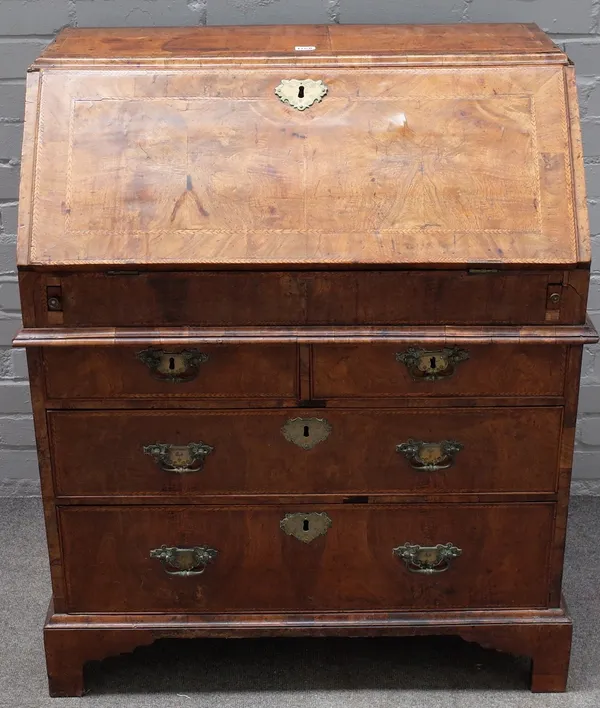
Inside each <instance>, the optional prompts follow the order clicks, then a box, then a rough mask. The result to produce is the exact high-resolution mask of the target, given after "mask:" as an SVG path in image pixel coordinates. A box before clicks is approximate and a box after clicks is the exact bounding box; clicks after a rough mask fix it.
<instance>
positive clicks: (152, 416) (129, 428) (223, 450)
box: [48, 407, 562, 497]
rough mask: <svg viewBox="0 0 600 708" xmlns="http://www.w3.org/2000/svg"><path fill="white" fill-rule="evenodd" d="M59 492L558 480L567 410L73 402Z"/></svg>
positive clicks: (59, 456)
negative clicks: (188, 407)
mask: <svg viewBox="0 0 600 708" xmlns="http://www.w3.org/2000/svg"><path fill="white" fill-rule="evenodd" d="M48 419H49V429H50V434H51V441H52V446H53V452H54V455H53V458H54V473H55V485H56V491H57V494H58V495H60V496H89V495H100V496H104V495H127V494H143V495H158V496H160V495H161V494H175V495H181V496H182V497H186V496H188V495H190V494H236V493H238V494H259V493H264V494H319V493H330V494H336V493H340V494H381V493H386V492H387V493H401V494H418V495H422V494H446V493H461V492H462V493H485V492H510V493H516V492H546V493H550V492H553V491H554V490H555V486H556V480H557V467H558V449H559V444H560V433H561V421H562V409H561V408H559V407H555V408H495V409H494V408H456V409H448V408H444V409H418V410H415V409H404V410H370V409H369V410H334V409H332V410H323V409H316V410H310V409H301V410H300V409H298V410H294V409H288V410H283V411H282V410H278V411H251V410H246V411H210V412H198V411H165V410H157V411H111V410H109V411H96V412H91V411H63V412H60V411H58V412H50V413H49V414H48Z"/></svg>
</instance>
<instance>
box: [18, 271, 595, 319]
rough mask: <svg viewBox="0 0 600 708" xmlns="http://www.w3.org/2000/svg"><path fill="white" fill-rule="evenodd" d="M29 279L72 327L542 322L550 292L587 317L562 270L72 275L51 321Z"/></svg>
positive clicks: (39, 282)
mask: <svg viewBox="0 0 600 708" xmlns="http://www.w3.org/2000/svg"><path fill="white" fill-rule="evenodd" d="M27 275H28V276H29V277H28V281H27V292H26V293H25V296H26V299H27V301H29V300H33V299H34V298H35V297H36V296H37V303H38V304H37V309H38V316H39V322H38V324H48V325H50V324H64V325H65V326H66V327H105V326H111V327H163V326H171V327H173V326H178V325H179V326H186V327H188V326H189V327H194V326H202V327H204V326H225V327H240V326H242V327H243V326H249V325H253V326H281V325H337V326H340V325H341V326H344V325H346V326H349V325H371V326H373V325H386V326H395V325H402V324H436V325H443V324H454V325H460V324H479V325H493V324H499V325H500V324H504V325H506V324H519V325H525V324H538V325H541V324H545V323H546V322H547V321H548V303H547V298H548V288H549V287H552V288H554V289H555V291H556V292H557V293H558V295H559V297H560V301H559V303H558V306H557V309H553V310H552V317H553V323H556V324H560V323H568V324H574V323H583V322H584V321H585V293H586V290H585V288H586V287H587V283H585V284H581V285H580V286H579V287H578V288H577V287H575V284H573V285H574V286H573V287H563V286H562V283H563V279H564V277H565V276H564V273H563V272H562V271H554V272H553V271H548V272H545V273H542V272H529V271H503V272H496V273H476V274H471V273H469V272H467V271H465V270H463V271H443V270H442V271H439V270H438V271H416V270H411V271H374V272H356V271H355V272H339V273H338V272H327V273H323V272H312V273H306V272H289V271H288V272H273V273H268V272H262V273H259V272H231V271H224V272H212V273H211V272H185V273H183V272H150V273H148V272H146V273H137V274H131V273H128V272H127V271H124V272H121V273H119V271H116V272H115V273H114V274H112V275H106V274H104V273H90V272H87V273H72V274H65V275H63V276H62V277H61V278H60V279H56V278H54V279H53V284H56V283H58V284H59V285H60V288H61V291H62V298H61V300H62V312H61V313H58V314H60V315H61V321H60V323H56V322H52V323H51V322H50V317H51V316H54V315H56V314H57V313H52V312H48V307H47V302H46V301H47V294H46V292H47V287H48V282H49V280H50V278H49V277H48V276H47V275H45V274H41V273H28V274H27ZM54 281H56V282H54ZM517 288H518V290H519V294H520V297H518V298H515V297H514V293H515V290H516V289H517ZM390 292H393V293H394V297H389V293H390ZM340 293H344V297H339V294H340ZM124 302H127V307H123V303H124ZM465 303H468V307H466V306H465Z"/></svg>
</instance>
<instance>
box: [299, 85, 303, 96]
mask: <svg viewBox="0 0 600 708" xmlns="http://www.w3.org/2000/svg"><path fill="white" fill-rule="evenodd" d="M298 98H304V86H299V87H298Z"/></svg>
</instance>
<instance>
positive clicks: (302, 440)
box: [281, 418, 331, 450]
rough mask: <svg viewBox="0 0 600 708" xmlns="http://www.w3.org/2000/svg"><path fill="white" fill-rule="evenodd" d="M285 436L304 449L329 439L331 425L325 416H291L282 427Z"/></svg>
mask: <svg viewBox="0 0 600 708" xmlns="http://www.w3.org/2000/svg"><path fill="white" fill-rule="evenodd" d="M281 432H282V433H283V437H284V438H285V439H286V440H288V441H289V442H291V443H294V445H298V447H301V448H302V449H303V450H310V449H312V448H313V447H314V446H315V445H318V444H319V443H321V442H323V441H324V440H327V438H328V437H329V433H330V432H331V425H329V423H328V422H327V421H326V420H325V419H324V418H290V419H289V420H288V421H287V423H286V424H285V425H284V426H283V428H281Z"/></svg>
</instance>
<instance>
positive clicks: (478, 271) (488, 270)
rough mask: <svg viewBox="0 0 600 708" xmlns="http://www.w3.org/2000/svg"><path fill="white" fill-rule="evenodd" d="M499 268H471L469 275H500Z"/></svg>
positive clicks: (468, 271)
mask: <svg viewBox="0 0 600 708" xmlns="http://www.w3.org/2000/svg"><path fill="white" fill-rule="evenodd" d="M499 272H500V269H499V268H469V269H468V270H467V273H468V274H469V275H485V274H486V273H499Z"/></svg>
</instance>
